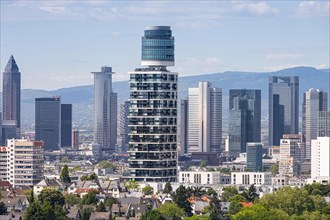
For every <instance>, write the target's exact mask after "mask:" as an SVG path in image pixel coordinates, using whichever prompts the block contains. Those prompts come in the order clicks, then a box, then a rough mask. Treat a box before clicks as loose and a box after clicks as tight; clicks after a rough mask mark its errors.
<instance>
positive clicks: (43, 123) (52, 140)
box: [35, 97, 61, 151]
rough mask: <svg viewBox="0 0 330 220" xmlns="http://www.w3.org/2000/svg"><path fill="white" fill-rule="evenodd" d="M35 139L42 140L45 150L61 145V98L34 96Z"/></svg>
mask: <svg viewBox="0 0 330 220" xmlns="http://www.w3.org/2000/svg"><path fill="white" fill-rule="evenodd" d="M35 133H36V137H35V139H36V140H41V141H43V142H44V149H45V151H51V150H58V149H59V147H60V146H61V99H60V97H54V98H36V100H35Z"/></svg>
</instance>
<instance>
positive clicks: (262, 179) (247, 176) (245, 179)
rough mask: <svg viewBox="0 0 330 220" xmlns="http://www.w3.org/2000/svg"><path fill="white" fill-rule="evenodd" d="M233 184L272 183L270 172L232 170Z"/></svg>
mask: <svg viewBox="0 0 330 220" xmlns="http://www.w3.org/2000/svg"><path fill="white" fill-rule="evenodd" d="M231 184H233V185H252V184H254V185H256V186H261V185H272V173H270V172H232V173H231Z"/></svg>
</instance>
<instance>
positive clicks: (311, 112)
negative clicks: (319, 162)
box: [302, 89, 328, 160]
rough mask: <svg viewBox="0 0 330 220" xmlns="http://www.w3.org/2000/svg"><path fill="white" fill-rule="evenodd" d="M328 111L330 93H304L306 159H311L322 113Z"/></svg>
mask: <svg viewBox="0 0 330 220" xmlns="http://www.w3.org/2000/svg"><path fill="white" fill-rule="evenodd" d="M327 109H328V93H326V92H323V91H322V90H320V89H309V90H308V91H307V92H305V93H304V98H303V104H302V134H303V137H304V141H305V143H306V159H307V160H310V159H311V140H312V139H316V138H317V126H318V118H319V112H320V111H326V110H327Z"/></svg>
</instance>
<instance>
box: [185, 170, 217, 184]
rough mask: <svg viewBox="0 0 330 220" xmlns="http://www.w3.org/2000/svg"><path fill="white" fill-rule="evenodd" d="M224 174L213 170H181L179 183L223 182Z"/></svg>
mask: <svg viewBox="0 0 330 220" xmlns="http://www.w3.org/2000/svg"><path fill="white" fill-rule="evenodd" d="M221 178H222V175H221V173H220V172H213V171H210V172H208V171H181V172H179V183H192V184H221V183H222V181H221Z"/></svg>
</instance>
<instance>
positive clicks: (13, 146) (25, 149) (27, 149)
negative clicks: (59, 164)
mask: <svg viewBox="0 0 330 220" xmlns="http://www.w3.org/2000/svg"><path fill="white" fill-rule="evenodd" d="M43 177H44V147H43V142H42V141H30V140H26V139H22V140H20V139H8V143H7V180H8V181H9V182H10V184H12V186H13V187H20V186H33V185H35V184H37V183H38V182H40V181H41V180H42V179H43Z"/></svg>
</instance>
